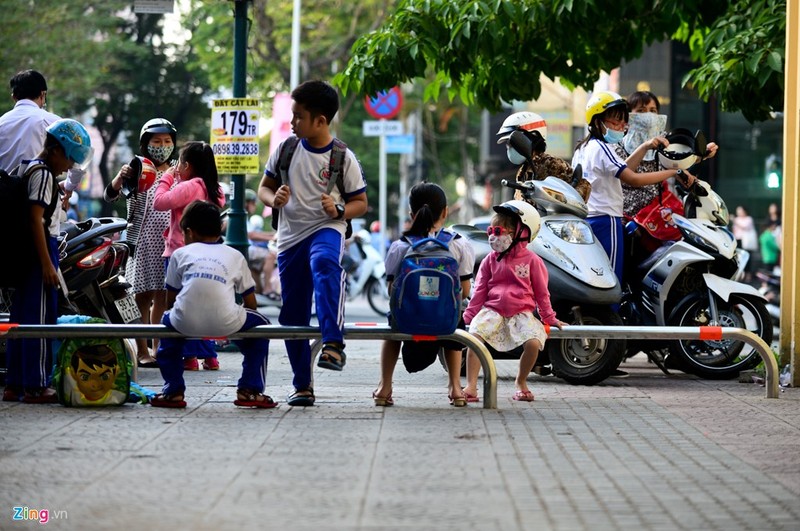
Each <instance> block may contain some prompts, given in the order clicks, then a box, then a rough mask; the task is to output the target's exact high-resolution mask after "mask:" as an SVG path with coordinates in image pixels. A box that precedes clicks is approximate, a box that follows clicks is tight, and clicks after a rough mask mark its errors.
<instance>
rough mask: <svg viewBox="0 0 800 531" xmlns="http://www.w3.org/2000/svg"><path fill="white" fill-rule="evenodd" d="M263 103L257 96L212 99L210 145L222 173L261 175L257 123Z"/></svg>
mask: <svg viewBox="0 0 800 531" xmlns="http://www.w3.org/2000/svg"><path fill="white" fill-rule="evenodd" d="M260 105H261V103H260V102H259V100H257V99H254V98H229V99H220V100H213V102H212V104H211V142H210V144H211V147H212V149H213V150H214V155H215V159H216V163H217V171H218V172H219V173H220V174H230V175H246V174H259V173H260V168H259V164H258V137H259V134H258V122H259V119H260V118H261V108H260Z"/></svg>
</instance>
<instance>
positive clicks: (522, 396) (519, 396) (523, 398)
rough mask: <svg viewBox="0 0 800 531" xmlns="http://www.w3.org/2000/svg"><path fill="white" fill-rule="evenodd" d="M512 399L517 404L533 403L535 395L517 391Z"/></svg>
mask: <svg viewBox="0 0 800 531" xmlns="http://www.w3.org/2000/svg"><path fill="white" fill-rule="evenodd" d="M511 398H512V399H513V400H516V401H517V402H533V393H531V392H530V391H517V392H516V393H514V396H512V397H511Z"/></svg>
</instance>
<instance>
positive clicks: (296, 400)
mask: <svg viewBox="0 0 800 531" xmlns="http://www.w3.org/2000/svg"><path fill="white" fill-rule="evenodd" d="M314 400H315V398H314V390H313V389H312V388H310V387H309V388H308V389H295V390H294V392H293V393H292V394H290V395H289V396H288V398H287V399H286V403H287V404H289V405H290V406H299V407H309V406H313V405H314Z"/></svg>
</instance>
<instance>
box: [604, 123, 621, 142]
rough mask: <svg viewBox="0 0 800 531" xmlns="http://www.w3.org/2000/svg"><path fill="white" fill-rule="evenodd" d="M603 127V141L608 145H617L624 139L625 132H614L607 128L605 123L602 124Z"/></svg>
mask: <svg viewBox="0 0 800 531" xmlns="http://www.w3.org/2000/svg"><path fill="white" fill-rule="evenodd" d="M603 127H605V128H606V132H605V133H604V134H603V140H605V141H606V142H608V143H609V144H619V142H620V141H621V140H622V139H623V138H624V137H625V131H615V130H613V129H611V128H610V127H608V126H607V125H606V124H605V123H604V124H603Z"/></svg>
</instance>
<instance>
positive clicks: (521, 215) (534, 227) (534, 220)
mask: <svg viewBox="0 0 800 531" xmlns="http://www.w3.org/2000/svg"><path fill="white" fill-rule="evenodd" d="M494 211H495V212H497V213H498V214H506V215H510V216H513V217H516V218H518V219H519V221H520V223H522V224H523V225H525V226H526V227H528V230H529V231H530V237H529V238H528V241H529V242H532V241H533V239H534V238H536V235H537V234H539V229H540V228H541V227H542V218H541V217H540V216H539V213H538V212H537V211H536V208H534V206H533V205H531V204H529V203H526V202H525V201H520V200H518V199H513V200H511V201H506V202H505V203H503V204H501V205H497V206H495V207H494Z"/></svg>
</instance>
